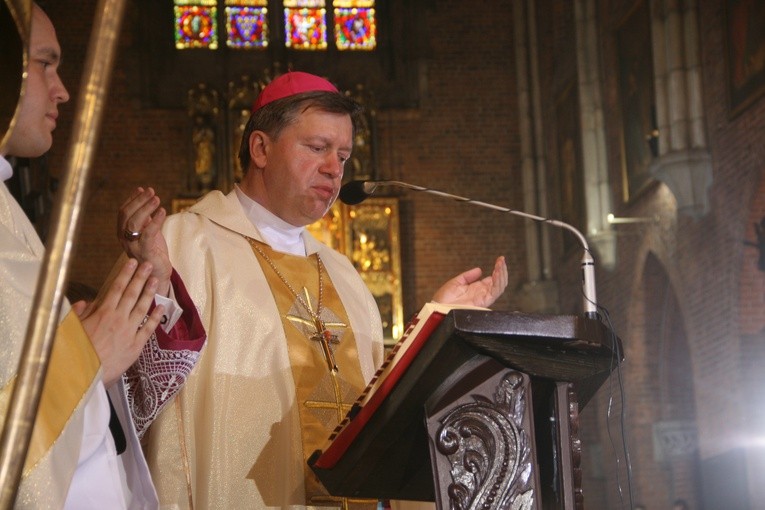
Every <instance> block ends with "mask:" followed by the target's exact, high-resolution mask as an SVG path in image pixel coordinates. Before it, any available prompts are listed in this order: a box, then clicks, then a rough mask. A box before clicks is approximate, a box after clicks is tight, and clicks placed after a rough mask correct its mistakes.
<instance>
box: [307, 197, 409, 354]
mask: <svg viewBox="0 0 765 510" xmlns="http://www.w3.org/2000/svg"><path fill="white" fill-rule="evenodd" d="M308 231H309V232H310V233H311V235H313V236H314V237H316V238H317V239H319V240H320V241H322V242H323V243H325V244H327V245H328V246H330V247H332V248H334V249H336V250H337V251H339V252H341V253H344V254H345V255H346V256H347V257H348V259H350V261H351V263H352V264H353V266H354V267H355V268H356V270H357V271H358V272H359V274H360V275H361V278H362V279H363V280H364V283H366V285H367V287H368V288H369V290H370V292H371V293H372V295H373V296H374V298H375V301H376V302H377V307H378V309H379V310H380V317H381V318H382V325H383V334H384V338H385V344H386V345H387V346H390V345H393V344H394V343H395V342H396V341H397V340H398V339H399V338H400V337H401V334H402V333H403V328H404V311H403V300H402V293H401V252H400V246H399V211H398V201H397V200H396V199H395V198H370V199H367V200H366V201H365V202H364V203H363V204H358V205H353V206H349V205H345V204H342V203H340V202H336V203H335V204H334V205H333V206H332V208H331V209H330V210H329V212H328V213H327V214H326V215H325V216H324V217H323V218H322V219H321V220H319V221H317V222H316V223H314V224H312V225H309V226H308Z"/></svg>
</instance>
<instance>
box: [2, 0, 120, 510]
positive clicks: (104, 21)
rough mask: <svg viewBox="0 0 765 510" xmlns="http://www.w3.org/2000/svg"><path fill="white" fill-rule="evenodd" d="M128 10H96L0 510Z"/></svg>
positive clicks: (52, 326)
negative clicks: (118, 39)
mask: <svg viewBox="0 0 765 510" xmlns="http://www.w3.org/2000/svg"><path fill="white" fill-rule="evenodd" d="M124 7H125V1H124V0H99V2H98V5H97V7H96V19H95V21H94V29H93V33H92V34H91V37H90V42H89V45H88V55H87V59H86V61H85V69H84V71H83V78H82V84H81V89H80V96H79V100H78V102H77V108H76V110H75V123H74V127H73V132H72V133H73V134H72V140H71V142H70V145H69V152H68V154H67V168H66V174H65V177H64V181H63V183H62V187H61V190H60V193H61V196H60V197H59V200H58V203H57V204H56V205H57V206H56V208H55V209H54V211H53V221H52V229H51V237H50V244H49V246H48V250H47V252H46V255H45V259H44V261H43V266H42V268H41V272H40V279H39V281H38V284H37V289H36V292H35V298H34V301H33V304H32V310H33V311H34V313H32V316H31V318H30V324H29V326H28V328H27V337H26V342H25V344H24V348H23V350H22V352H21V361H20V364H19V370H18V374H17V377H16V383H15V386H14V389H13V394H12V395H11V401H10V404H9V406H8V414H7V415H6V421H5V427H4V428H3V434H2V437H0V486H1V487H2V492H0V509H6V508H11V507H12V506H13V504H14V501H15V499H16V492H17V490H18V486H19V482H20V480H21V474H22V473H21V472H22V468H23V466H24V460H25V459H26V453H27V449H28V447H29V441H30V438H31V435H32V426H33V424H34V419H35V415H36V413H37V407H38V404H39V402H40V394H41V392H42V386H43V382H44V381H45V372H46V370H47V368H48V361H49V358H50V352H51V347H52V345H53V338H54V335H55V332H56V328H57V326H58V319H59V310H60V309H61V302H62V299H63V295H64V285H65V282H66V277H67V274H68V270H69V262H70V258H71V251H72V245H73V244H74V240H75V238H76V235H77V231H78V226H79V223H80V221H79V220H80V216H81V213H82V202H83V197H84V195H85V187H86V184H87V176H88V172H89V170H90V165H91V162H92V160H93V153H94V151H95V147H96V140H97V138H98V134H99V131H100V126H101V117H102V113H103V108H104V103H105V96H106V91H107V90H108V88H109V81H110V77H111V70H112V65H113V62H114V55H115V53H116V46H117V44H116V43H117V38H118V35H119V31H120V26H121V24H122V18H123V12H124Z"/></svg>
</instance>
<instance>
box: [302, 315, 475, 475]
mask: <svg viewBox="0 0 765 510" xmlns="http://www.w3.org/2000/svg"><path fill="white" fill-rule="evenodd" d="M454 309H471V310H488V308H480V307H475V306H468V305H444V304H441V303H434V302H430V303H427V304H425V306H423V307H422V309H421V310H420V311H419V312H418V313H417V315H416V316H415V317H414V318H413V319H412V321H411V322H410V323H409V324H408V325H407V327H406V330H405V331H404V334H403V335H402V336H401V339H400V340H399V341H398V342H397V343H396V344H395V345H394V346H393V348H392V349H391V351H390V353H389V354H388V356H387V357H386V358H385V361H384V362H383V364H382V365H381V366H380V368H379V369H378V370H377V372H376V373H375V375H374V377H372V380H371V381H370V382H369V384H368V385H367V387H366V389H365V390H364V391H363V392H362V393H361V395H360V396H359V398H358V399H357V400H356V402H355V403H354V404H353V407H352V408H351V410H350V411H349V412H348V414H347V415H346V417H345V419H344V420H343V421H342V422H340V424H339V425H338V426H337V427H336V428H335V430H334V431H333V432H332V434H331V435H330V437H329V442H330V444H329V445H328V446H327V447H326V448H325V449H324V450H323V452H321V454H320V455H319V457H318V458H316V457H315V456H314V457H312V459H311V460H310V461H309V463H311V464H312V465H313V466H315V467H317V468H321V469H332V468H333V467H335V464H337V462H338V460H340V459H341V458H342V456H343V455H344V454H345V452H346V451H347V450H348V447H349V446H350V445H351V444H352V443H353V441H354V439H355V438H356V436H358V434H359V432H361V430H362V429H363V428H364V426H365V425H366V424H367V422H369V419H370V418H371V417H372V416H373V415H374V413H375V412H376V411H377V409H378V408H379V407H380V404H382V402H383V401H384V400H385V398H386V397H387V396H388V395H389V394H390V392H391V391H392V390H393V388H394V387H395V386H396V383H398V381H399V379H401V376H402V375H403V374H404V373H405V372H406V370H407V368H408V367H409V365H410V364H411V363H412V360H413V359H414V358H415V357H416V356H417V353H418V352H420V350H421V349H422V346H423V345H425V343H426V342H427V340H428V338H429V337H430V335H431V334H432V333H433V331H435V329H436V328H437V327H438V326H439V324H441V322H442V321H443V320H444V317H446V315H447V314H448V313H449V311H450V310H454ZM317 453H318V452H317Z"/></svg>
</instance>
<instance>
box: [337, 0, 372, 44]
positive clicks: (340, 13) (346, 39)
mask: <svg viewBox="0 0 765 510" xmlns="http://www.w3.org/2000/svg"><path fill="white" fill-rule="evenodd" d="M332 4H333V5H334V7H335V13H334V14H335V44H336V45H337V49H339V50H373V49H375V46H377V23H376V22H375V9H374V6H375V2H374V0H334V1H333V2H332Z"/></svg>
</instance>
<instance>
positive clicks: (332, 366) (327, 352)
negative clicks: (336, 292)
mask: <svg viewBox="0 0 765 510" xmlns="http://www.w3.org/2000/svg"><path fill="white" fill-rule="evenodd" d="M247 241H249V243H250V246H252V248H253V249H254V250H255V251H256V252H258V254H259V255H260V256H261V257H263V260H264V261H265V262H266V264H268V265H269V266H270V267H271V269H273V270H274V273H276V276H278V277H279V279H280V280H281V281H282V283H284V285H285V286H286V287H287V289H289V291H290V292H291V293H292V295H293V296H295V299H297V301H298V303H300V305H301V306H302V307H303V308H304V309H305V311H306V312H308V315H310V316H311V319H313V327H314V329H315V330H316V331H315V332H314V333H313V334H312V335H310V336H309V337H308V338H309V339H311V340H313V341H315V342H318V343H319V345H320V346H321V350H322V352H323V353H324V359H325V360H326V362H327V368H328V369H329V371H330V372H332V373H337V372H338V368H337V363H336V362H335V354H334V353H333V352H332V349H331V347H330V346H329V344H331V343H332V344H337V343H340V341H339V340H338V338H337V335H334V334H332V332H331V331H330V330H328V329H327V326H326V324H325V323H324V321H323V320H321V299H322V294H323V292H324V280H323V278H322V275H321V273H322V268H323V267H324V263H322V261H321V257H320V256H319V254H318V253H317V254H316V269H317V270H318V271H319V298H318V300H317V302H316V311H315V312H314V311H313V309H312V308H311V305H310V304H309V303H307V302H306V300H305V299H303V296H301V295H300V294H299V293H298V292H297V291H296V290H295V289H294V288H293V287H292V285H290V282H288V281H287V279H286V278H285V277H284V275H283V274H282V273H281V271H279V268H277V267H276V264H275V263H274V261H273V260H271V257H269V256H268V255H266V252H265V251H263V249H262V248H261V247H260V246H258V242H257V241H256V240H254V239H251V238H249V237H248V238H247Z"/></svg>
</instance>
